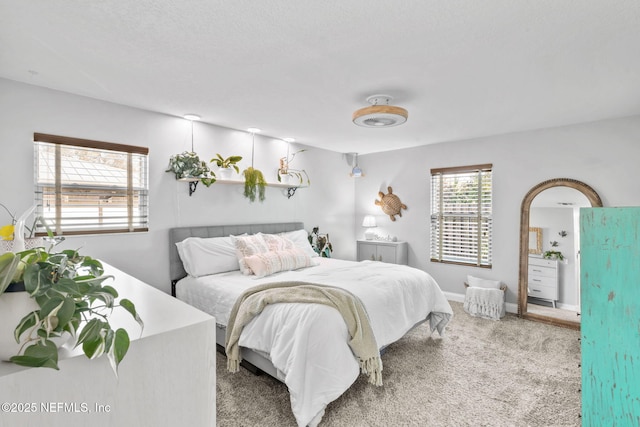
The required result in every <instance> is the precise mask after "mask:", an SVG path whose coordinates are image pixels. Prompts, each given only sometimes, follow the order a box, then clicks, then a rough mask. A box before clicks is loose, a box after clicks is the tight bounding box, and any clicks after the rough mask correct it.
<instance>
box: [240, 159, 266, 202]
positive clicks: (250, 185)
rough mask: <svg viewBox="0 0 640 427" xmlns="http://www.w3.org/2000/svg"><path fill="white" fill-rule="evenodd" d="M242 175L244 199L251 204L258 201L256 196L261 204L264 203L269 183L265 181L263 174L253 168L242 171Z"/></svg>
mask: <svg viewBox="0 0 640 427" xmlns="http://www.w3.org/2000/svg"><path fill="white" fill-rule="evenodd" d="M242 175H244V197H246V198H248V199H249V200H250V201H251V202H254V201H255V200H256V196H257V197H258V199H259V200H260V201H261V202H262V201H264V193H265V188H266V187H267V181H266V180H265V179H264V175H263V174H262V172H261V171H260V170H258V169H254V168H253V167H248V168H246V169H245V170H243V171H242Z"/></svg>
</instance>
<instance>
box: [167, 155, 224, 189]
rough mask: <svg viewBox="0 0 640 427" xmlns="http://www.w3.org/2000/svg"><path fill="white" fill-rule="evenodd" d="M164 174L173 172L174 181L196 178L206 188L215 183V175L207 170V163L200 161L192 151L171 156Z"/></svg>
mask: <svg viewBox="0 0 640 427" xmlns="http://www.w3.org/2000/svg"><path fill="white" fill-rule="evenodd" d="M165 172H173V173H174V174H175V175H176V179H183V178H197V179H199V180H200V181H201V182H202V183H203V184H204V185H206V186H207V187H209V186H210V185H211V184H213V183H214V182H216V175H215V174H214V173H213V172H212V171H211V169H209V166H208V165H207V163H206V162H205V161H202V160H200V157H198V155H197V154H196V153H194V152H192V151H185V152H183V153H181V154H174V155H173V156H171V157H170V158H169V166H168V167H167V170H166V171H165Z"/></svg>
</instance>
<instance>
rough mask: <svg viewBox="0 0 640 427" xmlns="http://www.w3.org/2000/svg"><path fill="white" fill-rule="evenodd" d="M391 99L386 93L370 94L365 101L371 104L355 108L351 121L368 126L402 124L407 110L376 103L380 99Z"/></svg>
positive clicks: (377, 126) (405, 118) (407, 115)
mask: <svg viewBox="0 0 640 427" xmlns="http://www.w3.org/2000/svg"><path fill="white" fill-rule="evenodd" d="M391 99H392V98H391V97H390V96H388V95H373V96H370V97H369V98H367V101H369V103H371V104H373V105H371V106H369V107H364V108H360V109H359V110H356V111H355V112H354V113H353V116H352V120H353V123H355V124H357V125H358V126H363V127H370V128H380V127H393V126H398V125H401V124H403V123H404V122H406V121H407V118H408V117H409V113H408V112H407V110H405V109H404V108H402V107H396V106H393V105H379V104H378V102H379V101H380V100H384V101H386V102H387V103H388V102H389V101H390V100H391Z"/></svg>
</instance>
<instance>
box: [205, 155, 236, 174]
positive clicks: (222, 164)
mask: <svg viewBox="0 0 640 427" xmlns="http://www.w3.org/2000/svg"><path fill="white" fill-rule="evenodd" d="M240 160H242V156H229V157H227V158H226V159H225V158H223V157H222V156H221V155H220V153H217V154H216V157H214V158H213V159H211V163H215V164H216V165H217V166H218V168H220V169H219V171H218V172H220V178H224V179H229V178H230V177H231V168H233V169H235V171H236V173H240V168H238V165H237V163H238V162H239V161H240Z"/></svg>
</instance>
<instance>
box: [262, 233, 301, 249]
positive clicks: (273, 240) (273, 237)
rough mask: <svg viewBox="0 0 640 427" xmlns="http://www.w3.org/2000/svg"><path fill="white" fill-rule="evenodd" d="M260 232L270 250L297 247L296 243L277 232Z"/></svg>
mask: <svg viewBox="0 0 640 427" xmlns="http://www.w3.org/2000/svg"><path fill="white" fill-rule="evenodd" d="M258 234H261V235H262V237H263V238H264V241H265V242H267V245H268V246H269V250H270V251H284V250H289V249H295V248H296V245H295V243H293V242H292V241H291V240H289V239H288V238H286V237H284V236H280V235H277V234H262V233H258Z"/></svg>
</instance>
